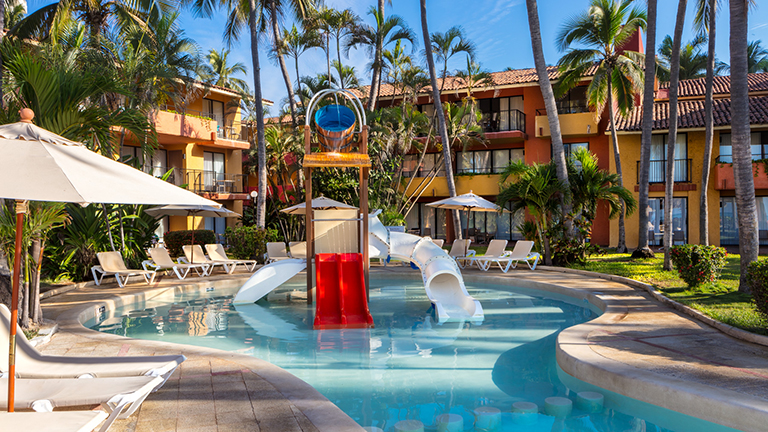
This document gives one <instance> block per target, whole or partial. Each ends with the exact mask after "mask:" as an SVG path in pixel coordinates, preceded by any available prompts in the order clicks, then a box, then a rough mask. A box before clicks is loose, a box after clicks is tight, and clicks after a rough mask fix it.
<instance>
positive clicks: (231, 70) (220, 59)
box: [201, 48, 248, 93]
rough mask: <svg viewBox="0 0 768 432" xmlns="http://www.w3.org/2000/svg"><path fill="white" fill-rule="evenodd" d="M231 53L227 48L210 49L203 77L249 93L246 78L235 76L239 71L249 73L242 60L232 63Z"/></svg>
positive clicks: (223, 85)
mask: <svg viewBox="0 0 768 432" xmlns="http://www.w3.org/2000/svg"><path fill="white" fill-rule="evenodd" d="M229 53H230V50H228V49H226V48H222V49H221V51H216V50H215V49H211V50H210V51H208V55H207V56H206V58H207V59H208V63H209V64H207V65H205V67H204V69H203V73H202V74H201V77H202V78H204V79H205V80H206V81H210V82H211V83H212V84H214V85H217V86H221V87H226V88H231V89H233V90H236V91H238V92H239V93H248V83H246V82H245V80H244V79H241V78H236V77H234V76H233V75H235V74H238V73H241V74H247V73H248V72H247V69H246V68H245V65H244V64H242V63H240V62H237V63H234V64H230V63H229Z"/></svg>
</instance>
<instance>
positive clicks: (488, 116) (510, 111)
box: [478, 96, 525, 132]
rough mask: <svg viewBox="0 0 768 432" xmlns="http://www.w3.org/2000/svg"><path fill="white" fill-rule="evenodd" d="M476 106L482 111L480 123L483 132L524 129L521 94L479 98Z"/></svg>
mask: <svg viewBox="0 0 768 432" xmlns="http://www.w3.org/2000/svg"><path fill="white" fill-rule="evenodd" d="M478 106H479V108H480V112H482V113H483V117H482V120H481V123H482V126H483V130H484V131H485V132H500V131H511V130H519V131H524V130H525V114H523V97H522V96H511V97H503V98H493V99H480V100H479V101H478Z"/></svg>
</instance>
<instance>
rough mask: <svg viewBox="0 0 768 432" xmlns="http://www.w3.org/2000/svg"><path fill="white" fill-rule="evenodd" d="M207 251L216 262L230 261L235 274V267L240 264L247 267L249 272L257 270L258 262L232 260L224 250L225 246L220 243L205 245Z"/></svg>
mask: <svg viewBox="0 0 768 432" xmlns="http://www.w3.org/2000/svg"><path fill="white" fill-rule="evenodd" d="M205 250H206V251H207V252H208V256H209V257H210V258H211V259H212V260H214V261H220V262H226V261H228V262H229V263H230V264H231V265H232V271H233V272H234V271H235V267H237V265H238V264H242V265H243V267H245V269H246V270H247V271H249V272H252V271H253V270H254V269H255V268H256V260H238V259H230V258H229V257H228V256H227V252H226V251H225V250H224V246H222V245H221V244H219V243H215V244H207V245H205ZM249 266H250V267H249Z"/></svg>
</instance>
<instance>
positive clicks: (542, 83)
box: [525, 0, 571, 220]
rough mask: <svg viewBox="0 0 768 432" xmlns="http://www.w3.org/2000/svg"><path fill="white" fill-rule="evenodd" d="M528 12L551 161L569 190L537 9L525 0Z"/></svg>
mask: <svg viewBox="0 0 768 432" xmlns="http://www.w3.org/2000/svg"><path fill="white" fill-rule="evenodd" d="M525 6H526V9H527V11H528V27H529V29H530V32H531V49H532V50H533V62H534V64H535V65H536V75H538V80H539V88H540V89H541V95H542V97H543V98H544V107H545V108H546V110H547V121H548V122H549V132H550V136H551V140H552V160H553V161H554V162H555V169H556V172H557V179H558V181H560V183H562V184H563V185H564V188H565V190H566V191H567V190H569V189H570V184H569V183H568V167H567V165H566V162H565V149H564V148H563V135H562V133H561V132H560V118H559V116H558V114H557V102H556V101H555V93H554V92H553V91H552V83H551V82H550V81H549V73H548V72H547V61H546V60H545V59H544V49H543V48H542V46H541V27H540V26H539V8H538V5H537V3H536V0H525ZM562 208H563V216H564V217H563V219H564V220H565V219H566V217H565V215H567V214H569V213H571V204H570V202H569V200H568V199H567V197H565V198H564V199H563V202H562Z"/></svg>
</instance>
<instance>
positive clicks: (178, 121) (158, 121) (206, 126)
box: [151, 109, 218, 144]
mask: <svg viewBox="0 0 768 432" xmlns="http://www.w3.org/2000/svg"><path fill="white" fill-rule="evenodd" d="M151 120H152V122H153V123H154V124H155V129H156V130H157V135H158V138H159V139H160V142H161V143H164V144H166V143H167V144H186V143H188V142H190V141H193V142H210V143H212V142H214V140H215V138H216V136H215V131H216V129H217V127H218V123H217V122H216V121H215V120H212V119H210V118H206V117H203V116H202V115H201V114H199V113H193V112H186V113H177V112H173V111H169V110H163V109H160V110H157V111H155V112H154V113H152V119H151Z"/></svg>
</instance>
